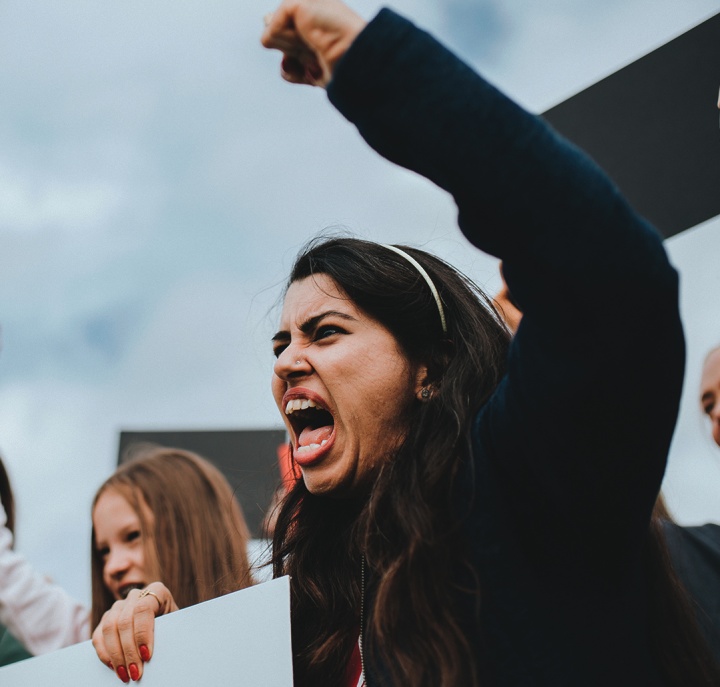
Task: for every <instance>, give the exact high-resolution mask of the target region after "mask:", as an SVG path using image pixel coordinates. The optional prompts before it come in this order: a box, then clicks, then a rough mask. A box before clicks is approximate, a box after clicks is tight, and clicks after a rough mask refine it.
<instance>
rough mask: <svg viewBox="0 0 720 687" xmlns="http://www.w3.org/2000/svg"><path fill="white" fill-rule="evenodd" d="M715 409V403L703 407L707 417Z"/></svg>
mask: <svg viewBox="0 0 720 687" xmlns="http://www.w3.org/2000/svg"><path fill="white" fill-rule="evenodd" d="M714 407H715V403H705V405H703V412H704V413H705V415H710V413H712V409H713V408H714Z"/></svg>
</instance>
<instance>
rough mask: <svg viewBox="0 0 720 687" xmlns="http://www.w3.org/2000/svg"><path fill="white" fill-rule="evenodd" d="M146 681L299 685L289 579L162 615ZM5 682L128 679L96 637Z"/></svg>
mask: <svg viewBox="0 0 720 687" xmlns="http://www.w3.org/2000/svg"><path fill="white" fill-rule="evenodd" d="M130 684H134V683H130ZM140 684H141V685H142V687H191V686H192V687H206V686H207V685H218V687H224V686H225V685H228V686H230V685H237V686H238V687H241V686H245V685H247V687H292V684H293V676H292V648H291V643H290V584H289V578H288V577H281V578H279V579H277V580H272V581H270V582H266V583H264V584H260V585H257V586H255V587H250V588H249V589H243V590H242V591H239V592H235V593H233V594H228V595H226V596H222V597H220V598H217V599H213V600H212V601H206V602H204V603H201V604H197V605H196V606H191V607H190V608H185V609H183V610H181V611H176V612H175V613H171V614H170V615H167V616H163V617H161V618H158V619H157V621H156V625H155V648H154V655H153V657H152V659H151V660H150V661H149V662H148V663H146V664H145V668H144V672H143V676H142V678H141V682H140ZM0 685H2V687H41V686H43V685H52V687H122V682H121V681H120V679H119V678H118V677H117V675H116V674H115V673H114V672H112V671H111V670H110V669H109V668H108V667H107V666H105V665H103V664H102V663H101V662H100V659H98V657H97V654H96V653H95V649H93V646H92V644H91V642H89V641H88V642H83V643H82V644H76V645H75V646H71V647H68V648H67V649H61V650H60V651H55V652H53V653H50V654H46V655H44V656H38V657H37V658H31V659H28V660H26V661H21V662H19V663H13V664H12V665H9V666H6V667H4V668H0Z"/></svg>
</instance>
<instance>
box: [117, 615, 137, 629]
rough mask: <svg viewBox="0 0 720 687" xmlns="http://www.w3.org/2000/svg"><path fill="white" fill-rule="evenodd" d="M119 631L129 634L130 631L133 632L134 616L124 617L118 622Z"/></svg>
mask: <svg viewBox="0 0 720 687" xmlns="http://www.w3.org/2000/svg"><path fill="white" fill-rule="evenodd" d="M117 626H118V630H119V631H120V632H127V631H128V630H132V628H133V619H132V616H127V615H126V616H123V617H122V618H120V619H119V620H118V624H117Z"/></svg>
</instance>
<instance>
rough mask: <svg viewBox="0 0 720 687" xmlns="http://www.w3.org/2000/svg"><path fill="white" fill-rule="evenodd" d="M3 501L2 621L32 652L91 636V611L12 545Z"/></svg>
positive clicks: (0, 520)
mask: <svg viewBox="0 0 720 687" xmlns="http://www.w3.org/2000/svg"><path fill="white" fill-rule="evenodd" d="M6 523H7V516H6V514H5V509H4V508H3V507H2V504H0V623H2V624H3V625H5V626H6V627H7V628H8V630H10V632H11V633H12V634H13V635H14V636H15V637H16V638H17V639H18V640H19V641H20V642H21V643H22V644H23V645H24V646H25V648H26V649H27V650H28V651H29V652H30V653H32V654H33V655H36V656H37V655H40V654H45V653H47V652H49V651H54V650H55V649H61V648H62V647H66V646H69V645H71V644H76V643H77V642H84V641H85V640H87V639H90V614H89V611H88V609H87V608H85V606H83V604H81V603H80V602H78V601H76V600H75V599H73V598H72V597H70V595H69V594H68V593H67V592H65V590H63V589H62V588H61V587H59V586H58V585H56V584H53V583H52V582H50V581H48V580H47V579H46V578H45V577H43V576H42V575H40V574H39V573H38V572H37V571H35V570H34V569H33V567H32V566H31V565H30V563H29V562H28V561H27V560H26V559H25V557H24V556H22V555H21V554H19V553H17V552H15V551H14V550H13V548H12V543H13V535H12V532H10V530H9V529H8V528H7V527H6Z"/></svg>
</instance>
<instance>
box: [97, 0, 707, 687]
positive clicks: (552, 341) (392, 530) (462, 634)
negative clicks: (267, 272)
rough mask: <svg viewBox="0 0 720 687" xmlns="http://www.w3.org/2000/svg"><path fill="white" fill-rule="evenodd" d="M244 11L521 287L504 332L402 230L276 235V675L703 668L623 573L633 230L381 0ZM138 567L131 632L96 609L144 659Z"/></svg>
mask: <svg viewBox="0 0 720 687" xmlns="http://www.w3.org/2000/svg"><path fill="white" fill-rule="evenodd" d="M267 22H268V26H267V29H266V31H265V34H264V35H263V44H264V45H265V46H266V47H270V48H277V49H279V50H281V51H282V52H283V53H284V54H285V57H284V59H283V76H284V78H286V79H287V80H288V81H291V82H295V83H306V84H314V85H322V86H326V87H327V90H328V96H329V98H330V100H331V102H332V103H333V104H334V105H335V106H336V107H337V108H338V109H339V110H340V111H341V112H342V114H344V115H345V116H346V117H347V118H348V119H349V120H350V121H352V122H354V123H355V124H356V125H357V127H358V129H359V130H360V133H361V134H362V135H363V136H364V137H365V139H366V140H367V141H368V142H369V143H370V144H371V145H372V146H373V147H374V148H375V149H376V150H377V151H378V152H380V153H381V154H382V155H384V156H385V157H387V158H388V159H390V160H392V161H394V162H396V163H398V164H401V165H403V166H405V167H407V168H409V169H411V170H414V171H416V172H419V173H421V174H424V175H425V176H427V177H428V178H430V179H431V180H433V181H434V182H435V183H437V184H438V185H439V186H441V187H442V188H444V189H446V190H448V191H450V192H451V193H452V194H453V196H454V198H455V200H456V202H457V204H458V207H459V223H460V227H461V229H462V231H463V232H464V234H465V236H466V237H467V238H468V239H469V240H470V241H471V242H472V243H473V244H474V245H476V246H477V247H479V248H482V249H483V250H486V251H487V252H490V253H492V254H494V255H496V256H498V257H500V258H502V260H503V265H504V274H505V277H506V279H507V282H508V285H509V287H510V289H511V290H512V293H513V294H514V295H516V296H517V298H518V301H519V302H520V303H522V304H523V309H524V313H525V315H524V318H523V320H522V323H521V324H520V326H519V329H518V332H517V335H516V337H515V338H514V340H513V342H512V344H509V342H508V334H507V330H506V329H505V328H504V327H503V326H502V325H501V324H500V323H499V320H498V318H497V316H496V314H495V313H494V311H493V310H492V309H491V308H490V307H489V306H488V304H487V299H485V298H484V297H483V296H482V295H481V294H478V293H477V291H476V289H475V287H474V286H473V285H472V284H471V283H469V282H468V280H466V279H465V278H464V277H462V275H460V274H458V273H457V272H456V271H455V270H454V269H452V268H451V267H449V266H448V265H446V264H445V263H443V262H442V261H441V260H439V259H437V258H435V257H433V256H431V255H429V254H427V253H425V252H423V251H419V250H414V249H411V248H407V247H402V248H397V247H395V246H383V245H379V244H373V243H369V242H364V241H357V240H349V239H335V240H329V241H319V242H314V243H311V244H310V245H309V246H308V248H307V249H306V250H305V251H303V253H302V254H301V255H300V257H299V258H298V260H297V262H296V264H295V267H294V269H293V271H292V274H291V276H290V280H289V285H288V288H287V292H286V295H285V301H284V306H283V312H282V316H281V321H280V329H279V331H278V332H277V334H276V335H275V336H274V338H273V345H274V350H275V354H276V356H277V361H276V363H275V368H274V376H273V382H272V387H273V393H274V396H275V399H276V401H277V403H278V406H279V409H280V411H281V413H282V415H283V418H284V420H285V422H286V425H287V428H288V431H289V433H290V437H291V445H292V450H293V455H294V460H295V462H296V464H297V465H298V466H299V468H300V471H301V473H302V479H301V480H299V481H298V482H297V483H296V485H295V486H294V488H293V489H292V490H291V491H290V493H289V494H288V496H287V497H286V498H285V500H284V503H283V506H282V510H281V512H280V514H279V517H278V520H277V524H276V529H275V534H274V553H273V564H274V572H275V574H276V575H280V574H285V573H288V574H290V575H291V576H292V586H291V589H292V603H293V609H292V612H293V651H294V657H295V682H296V684H297V685H353V687H355V685H358V684H361V683H362V682H363V680H365V681H366V683H367V684H368V685H372V686H373V687H374V686H375V685H443V686H449V685H453V686H454V685H458V686H459V685H463V686H465V685H473V684H483V685H493V684H497V685H503V687H505V686H507V685H553V686H554V687H557V686H558V685H584V686H594V685H598V686H600V685H603V686H606V685H670V684H678V685H680V684H684V685H688V684H693V685H694V684H697V685H700V684H708V685H709V684H717V682H715V683H714V682H713V680H716V679H717V677H718V674H717V672H716V671H715V669H714V668H713V667H712V665H710V664H708V665H705V663H704V662H703V659H704V658H705V657H704V656H703V657H702V658H698V651H699V650H695V649H694V647H690V648H688V646H689V645H690V644H691V643H692V642H689V641H688V640H687V638H686V637H683V636H680V633H679V632H678V631H677V629H676V626H675V624H674V622H675V621H676V620H677V616H675V615H673V614H672V613H670V614H669V615H665V614H664V612H663V611H662V609H660V608H659V607H657V606H656V605H655V604H654V603H653V597H652V593H653V592H652V591H651V590H650V589H649V587H648V584H647V580H648V577H650V578H653V579H654V577H653V575H654V574H655V572H657V571H658V570H659V569H660V567H661V566H662V565H663V561H662V560H661V556H659V554H658V547H656V546H655V539H654V536H655V534H654V533H653V531H652V530H651V528H650V517H651V512H652V509H653V503H654V501H655V498H656V496H657V493H658V490H659V486H660V482H661V479H662V475H663V470H664V466H665V460H666V455H667V451H668V446H669V443H670V439H671V436H672V429H673V426H674V422H675V418H676V413H677V405H678V399H679V395H680V387H681V382H682V376H683V338H682V331H681V326H680V320H679V316H678V311H677V277H676V274H675V272H674V271H673V269H672V268H671V267H670V265H669V264H668V262H667V259H666V256H665V253H664V251H663V248H662V244H661V242H660V240H659V238H658V237H657V235H656V233H655V232H654V231H653V230H652V229H651V228H650V227H648V226H647V225H646V224H645V222H643V220H642V219H641V218H639V217H638V216H637V215H636V214H635V213H634V212H633V211H632V209H631V208H630V207H629V206H628V205H627V203H626V202H625V201H624V200H623V199H622V197H620V196H619V194H618V192H617V190H616V189H615V188H614V187H613V186H612V184H611V183H610V182H609V181H608V180H607V179H606V178H605V177H604V175H603V174H602V173H601V172H600V171H599V170H598V169H597V168H596V167H595V166H594V164H593V163H592V162H591V161H589V160H588V159H587V158H585V157H584V156H583V155H581V154H580V153H579V152H578V151H577V150H575V149H574V148H573V147H571V146H569V145H568V144H567V143H565V142H564V141H562V140H561V139H560V138H559V137H558V136H557V135H556V134H554V133H553V132H552V131H551V130H550V129H549V128H548V127H547V126H546V125H545V124H544V123H543V122H542V121H541V120H539V119H537V118H535V117H533V116H531V115H529V114H527V113H526V112H524V111H522V110H521V109H520V108H519V107H517V106H516V105H514V104H513V103H511V102H510V101H509V100H507V99H506V98H504V97H503V96H502V95H501V94H499V93H498V92H497V91H496V90H494V89H493V88H492V87H491V86H489V85H488V84H487V83H486V82H484V81H483V80H482V79H481V78H480V77H478V76H477V75H476V74H474V73H473V72H472V71H471V70H470V69H469V68H468V67H466V66H465V65H464V64H462V63H461V62H460V61H458V60H457V59H456V58H455V57H454V56H453V55H451V54H450V53H448V52H447V51H446V50H444V49H443V48H442V47H441V46H439V45H438V44H437V43H436V42H435V41H434V40H433V39H432V38H431V37H429V36H428V35H427V34H425V33H423V32H421V31H419V30H417V29H416V28H415V27H414V26H412V25H411V24H410V23H408V22H407V21H405V20H404V19H402V18H400V17H398V16H397V15H395V14H393V13H392V12H390V11H387V10H383V11H382V12H381V13H380V14H379V15H378V16H377V17H376V18H375V19H373V20H372V21H371V22H370V23H369V24H367V25H366V24H365V22H364V21H363V20H362V19H361V18H360V17H358V16H357V15H356V14H355V13H354V12H352V10H350V9H349V8H347V7H345V6H344V5H342V4H341V3H340V2H339V0H287V1H286V2H284V3H283V4H282V5H281V6H280V8H279V9H278V10H277V11H276V12H275V13H274V14H273V15H272V16H271V17H269V18H268V19H267ZM628 292H629V293H632V294H633V296H632V300H631V302H628V300H627V298H626V296H627V293H628ZM561 296H562V297H561ZM568 311H569V312H572V313H577V314H574V315H573V317H572V318H569V317H568V316H567V313H568ZM656 554H658V555H656ZM153 591H155V593H156V594H157V596H158V599H157V600H156V599H151V600H149V601H148V599H147V598H145V599H139V598H138V597H139V594H138V593H137V592H134V591H133V592H131V593H130V596H129V597H128V601H127V602H126V603H125V604H122V608H123V615H124V618H125V620H128V619H130V618H132V619H133V622H134V628H135V636H134V637H133V636H129V635H125V636H124V637H123V639H122V640H121V639H120V637H119V635H118V632H117V624H115V625H113V624H110V623H105V622H103V625H102V627H101V628H100V629H99V630H98V631H96V633H95V638H96V648H97V649H98V655H99V657H100V659H101V660H103V661H109V660H111V661H113V663H114V664H116V663H117V662H125V663H127V662H129V661H133V662H136V661H139V660H140V654H139V650H138V645H139V644H140V643H141V642H142V641H145V642H146V641H147V640H148V637H151V636H152V622H151V619H150V618H149V615H150V614H149V613H148V611H149V610H150V611H152V612H153V613H155V614H160V613H163V612H165V611H166V610H168V609H169V608H170V606H171V604H172V596H171V595H170V594H169V592H168V590H167V589H165V588H164V587H163V585H161V584H157V585H153ZM673 608H674V607H673ZM686 620H688V619H687V618H684V619H683V621H682V622H683V623H685V621H686ZM690 620H691V619H690ZM688 622H689V621H688ZM686 627H689V628H690V630H688V631H689V632H690V633H691V634H692V623H690V622H689V624H688V625H683V632H684V631H685V629H686ZM695 636H696V635H692V637H693V638H695ZM108 640H110V641H111V642H112V646H109V645H108Z"/></svg>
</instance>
